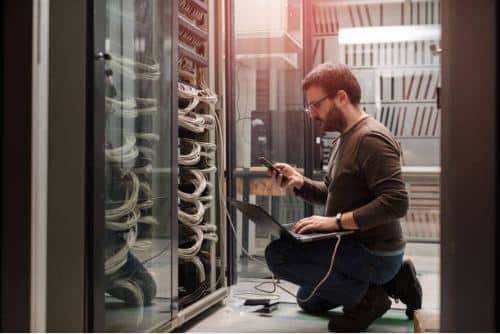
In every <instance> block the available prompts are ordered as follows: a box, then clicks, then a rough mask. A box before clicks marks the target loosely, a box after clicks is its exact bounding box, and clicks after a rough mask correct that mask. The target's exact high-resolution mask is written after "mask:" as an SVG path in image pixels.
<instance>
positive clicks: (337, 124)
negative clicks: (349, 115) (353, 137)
mask: <svg viewBox="0 0 500 334" xmlns="http://www.w3.org/2000/svg"><path fill="white" fill-rule="evenodd" d="M346 126H347V121H346V119H345V116H344V114H343V113H342V111H340V110H339V109H338V108H337V107H336V106H335V105H333V106H332V109H330V111H329V112H328V114H327V115H326V119H325V120H324V121H322V122H321V130H322V131H338V132H342V131H343V130H344V129H345V128H346Z"/></svg>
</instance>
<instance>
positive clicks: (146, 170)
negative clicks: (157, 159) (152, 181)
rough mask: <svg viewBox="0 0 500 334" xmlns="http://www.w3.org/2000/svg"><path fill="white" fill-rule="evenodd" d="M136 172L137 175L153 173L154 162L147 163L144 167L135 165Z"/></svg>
mask: <svg viewBox="0 0 500 334" xmlns="http://www.w3.org/2000/svg"><path fill="white" fill-rule="evenodd" d="M134 173H135V174H137V175H148V174H151V173H153V165H152V164H147V165H146V166H144V167H135V168H134Z"/></svg>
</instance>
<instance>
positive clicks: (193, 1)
mask: <svg viewBox="0 0 500 334" xmlns="http://www.w3.org/2000/svg"><path fill="white" fill-rule="evenodd" d="M188 2H190V3H191V4H193V5H195V6H196V7H198V9H201V10H202V11H204V12H205V13H208V5H207V4H206V3H205V2H204V1H200V0H188Z"/></svg>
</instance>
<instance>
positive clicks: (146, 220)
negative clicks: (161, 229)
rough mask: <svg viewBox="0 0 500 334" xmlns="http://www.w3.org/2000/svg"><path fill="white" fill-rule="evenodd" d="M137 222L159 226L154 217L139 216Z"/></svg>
mask: <svg viewBox="0 0 500 334" xmlns="http://www.w3.org/2000/svg"><path fill="white" fill-rule="evenodd" d="M137 222H138V223H141V224H145V225H160V223H159V222H158V219H156V217H154V216H141V217H140V218H139V220H138V221H137Z"/></svg>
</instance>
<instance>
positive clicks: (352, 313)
mask: <svg viewBox="0 0 500 334" xmlns="http://www.w3.org/2000/svg"><path fill="white" fill-rule="evenodd" d="M389 308H391V301H390V300H389V297H388V296H387V294H386V293H385V291H384V289H382V287H381V286H378V285H370V287H369V288H368V291H367V292H366V294H365V296H364V297H363V299H362V300H361V301H360V302H359V304H357V305H355V306H353V307H351V308H346V307H344V314H338V315H337V314H336V315H334V316H333V317H332V318H331V319H330V321H329V322H328V330H329V331H330V332H360V331H363V330H365V329H367V328H368V326H370V325H371V324H372V322H374V321H375V320H376V319H378V318H380V317H381V316H382V315H384V313H385V312H387V310H388V309H389Z"/></svg>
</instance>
